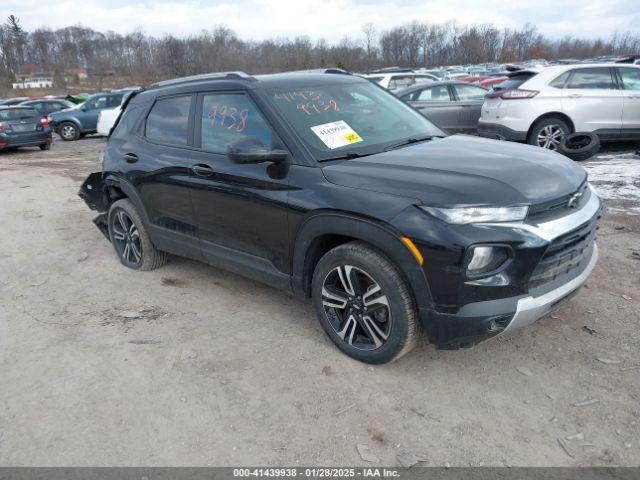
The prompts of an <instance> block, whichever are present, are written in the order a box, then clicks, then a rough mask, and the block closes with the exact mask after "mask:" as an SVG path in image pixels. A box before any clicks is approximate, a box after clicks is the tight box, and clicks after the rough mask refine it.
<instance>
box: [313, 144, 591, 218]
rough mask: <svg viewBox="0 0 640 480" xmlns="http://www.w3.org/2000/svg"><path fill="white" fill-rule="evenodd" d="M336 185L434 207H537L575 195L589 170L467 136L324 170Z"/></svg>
mask: <svg viewBox="0 0 640 480" xmlns="http://www.w3.org/2000/svg"><path fill="white" fill-rule="evenodd" d="M323 172H324V174H325V177H326V178H327V180H328V181H329V182H331V183H334V184H337V185H342V186H346V187H352V188H361V189H367V190H373V191H377V192H381V193H387V194H392V195H400V196H404V197H410V198H414V199H417V200H419V201H421V202H423V203H425V204H429V205H434V206H451V205H521V204H534V203H538V202H542V201H545V200H550V199H553V198H557V197H560V196H562V195H566V194H568V193H572V192H574V191H576V190H577V188H578V187H579V186H580V184H581V183H582V182H583V181H584V180H585V178H586V172H585V170H584V169H583V168H582V167H580V166H579V165H576V164H575V163H574V162H572V161H571V160H569V159H568V158H566V157H564V156H563V155H560V154H559V153H556V152H552V151H549V150H544V149H542V148H538V147H532V146H529V145H521V144H517V143H508V142H500V141H497V140H489V139H485V138H479V137H472V136H466V135H454V136H451V137H447V138H444V139H437V140H432V141H429V142H425V143H420V144H416V145H410V146H407V147H404V148H399V149H396V150H391V151H389V152H384V153H378V154H375V155H369V156H366V157H362V158H356V159H351V160H345V161H341V162H335V163H333V162H332V163H331V164H327V165H324V166H323Z"/></svg>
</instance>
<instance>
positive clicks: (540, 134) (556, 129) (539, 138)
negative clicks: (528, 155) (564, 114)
mask: <svg viewBox="0 0 640 480" xmlns="http://www.w3.org/2000/svg"><path fill="white" fill-rule="evenodd" d="M570 133H571V128H570V127H569V125H567V123H566V122H565V121H564V120H562V119H560V118H558V117H549V118H543V119H542V120H539V121H537V122H536V123H535V125H534V126H533V128H532V129H531V131H530V132H529V136H528V137H527V143H528V144H529V145H535V146H537V147H540V148H546V149H548V150H558V148H559V147H560V144H561V143H562V140H563V139H564V138H565V137H566V136H567V135H569V134H570Z"/></svg>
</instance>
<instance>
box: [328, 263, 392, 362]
mask: <svg viewBox="0 0 640 480" xmlns="http://www.w3.org/2000/svg"><path fill="white" fill-rule="evenodd" d="M322 306H323V308H324V312H325V315H326V316H327V319H328V320H329V323H330V324H331V326H332V328H333V329H334V330H335V332H336V334H337V335H338V337H340V339H342V340H343V341H344V342H346V343H347V344H348V345H350V346H352V347H354V348H357V349H359V350H375V349H378V348H380V347H381V346H383V345H384V344H385V343H386V341H387V339H388V338H389V333H390V332H391V309H390V308H389V300H388V299H387V296H386V295H385V293H384V292H383V291H382V288H381V287H380V285H379V284H378V283H377V282H376V281H375V280H374V279H373V278H372V277H371V276H370V275H369V274H368V273H367V272H365V271H364V270H362V269H360V268H358V267H354V266H352V265H341V266H339V267H336V268H334V269H333V270H331V271H330V272H329V274H328V275H327V276H326V277H325V279H324V282H323V284H322Z"/></svg>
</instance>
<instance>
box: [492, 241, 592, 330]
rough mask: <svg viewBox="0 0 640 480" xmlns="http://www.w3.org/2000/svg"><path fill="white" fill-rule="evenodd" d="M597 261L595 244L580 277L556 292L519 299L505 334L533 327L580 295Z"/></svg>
mask: <svg viewBox="0 0 640 480" xmlns="http://www.w3.org/2000/svg"><path fill="white" fill-rule="evenodd" d="M597 261H598V245H597V244H595V243H594V244H593V250H592V252H591V258H590V259H589V263H588V264H587V266H586V267H585V269H584V270H583V271H582V273H580V275H578V276H577V277H575V278H574V279H573V280H570V281H569V282H567V283H565V284H564V285H562V286H560V287H558V288H556V289H555V290H552V291H550V292H547V293H545V294H543V295H540V296H539V297H531V296H528V297H525V298H521V299H519V300H518V303H517V307H516V313H515V315H514V316H513V318H512V319H511V321H510V322H509V324H508V325H507V327H506V328H505V329H504V330H503V332H507V331H511V330H516V329H518V328H522V327H526V326H527V325H531V324H532V323H535V322H536V321H537V320H539V319H540V318H542V317H544V316H546V315H548V314H549V313H551V312H553V311H554V310H556V309H557V308H559V307H560V306H561V305H562V304H563V303H565V302H566V301H568V300H570V299H571V298H573V297H574V296H575V294H576V293H578V290H579V289H580V287H582V285H583V284H584V282H586V281H587V278H589V275H591V272H592V271H593V269H594V268H595V266H596V263H597Z"/></svg>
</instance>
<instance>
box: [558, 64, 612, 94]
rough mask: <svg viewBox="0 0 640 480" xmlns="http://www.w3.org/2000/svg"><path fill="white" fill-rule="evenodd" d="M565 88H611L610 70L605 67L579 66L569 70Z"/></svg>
mask: <svg viewBox="0 0 640 480" xmlns="http://www.w3.org/2000/svg"><path fill="white" fill-rule="evenodd" d="M567 88H579V89H590V90H591V89H600V90H603V89H613V88H614V86H613V79H612V78H611V71H610V70H609V69H608V68H606V67H603V68H579V69H576V70H573V71H572V72H571V77H570V78H569V83H568V84H567Z"/></svg>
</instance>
